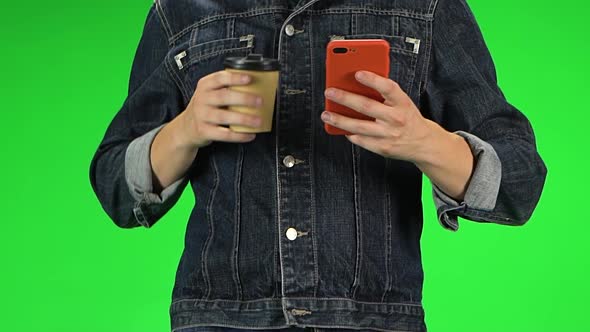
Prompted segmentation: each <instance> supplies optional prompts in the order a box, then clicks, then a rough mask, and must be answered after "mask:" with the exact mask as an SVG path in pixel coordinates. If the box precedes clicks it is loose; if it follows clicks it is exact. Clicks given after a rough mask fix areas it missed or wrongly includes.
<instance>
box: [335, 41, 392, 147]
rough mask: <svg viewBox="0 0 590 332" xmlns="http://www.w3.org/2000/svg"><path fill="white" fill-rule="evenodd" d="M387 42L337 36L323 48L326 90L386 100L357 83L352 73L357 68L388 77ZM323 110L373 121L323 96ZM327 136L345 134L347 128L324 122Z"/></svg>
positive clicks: (346, 133) (372, 90)
mask: <svg viewBox="0 0 590 332" xmlns="http://www.w3.org/2000/svg"><path fill="white" fill-rule="evenodd" d="M389 47H390V45H389V43H388V42H387V40H384V39H348V40H347V39H337V40H332V41H330V42H329V43H328V45H327V47H326V89H327V88H331V87H335V88H338V89H342V90H345V91H348V92H353V93H356V94H360V95H363V96H366V97H369V98H372V99H375V100H377V101H379V102H384V101H385V100H384V99H383V97H382V96H381V94H380V93H379V92H377V91H376V90H374V89H372V88H369V87H367V86H365V85H363V84H361V83H359V82H358V81H357V80H356V78H355V77H354V74H355V73H356V72H357V71H359V70H366V71H370V72H373V73H375V74H377V75H380V76H383V77H389ZM325 105H326V107H325V108H326V111H329V112H334V113H339V114H342V115H344V116H347V117H351V118H356V119H362V120H373V121H374V120H375V119H374V118H372V117H369V116H367V115H364V114H361V113H359V112H357V111H355V110H353V109H351V108H348V107H346V106H343V105H341V104H338V103H336V102H333V101H331V100H329V99H327V98H326V99H325ZM324 129H325V130H326V132H327V133H328V134H330V135H348V134H351V133H349V132H348V131H345V130H342V129H340V128H337V127H334V126H331V125H329V124H324Z"/></svg>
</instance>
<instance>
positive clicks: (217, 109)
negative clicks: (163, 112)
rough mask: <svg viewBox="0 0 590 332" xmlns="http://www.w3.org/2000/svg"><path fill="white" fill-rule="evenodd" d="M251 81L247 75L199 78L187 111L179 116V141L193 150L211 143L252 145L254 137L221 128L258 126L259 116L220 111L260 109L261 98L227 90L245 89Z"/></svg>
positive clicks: (219, 73)
mask: <svg viewBox="0 0 590 332" xmlns="http://www.w3.org/2000/svg"><path fill="white" fill-rule="evenodd" d="M251 79H252V78H251V77H250V76H248V75H243V74H237V73H231V72H228V71H225V70H221V71H218V72H215V73H212V74H209V75H207V76H205V77H203V78H201V79H200V80H199V82H198V83H197V88H196V89H195V92H194V94H193V96H192V98H191V100H190V102H189V104H188V106H187V108H186V110H185V111H184V112H182V113H181V114H180V115H179V116H182V126H181V127H182V128H183V130H182V133H181V136H182V141H183V142H184V143H185V144H187V145H189V146H191V147H195V148H200V147H203V146H207V145H209V144H211V142H212V141H224V142H236V143H244V142H250V141H252V140H253V139H254V138H255V137H256V135H255V134H250V133H236V132H234V131H232V130H231V129H229V128H226V127H222V126H220V125H240V126H247V127H258V126H260V124H261V120H262V119H261V118H260V116H256V115H251V114H243V113H238V112H234V111H231V110H227V109H223V108H222V107H224V106H229V105H242V106H248V107H260V106H261V105H262V99H261V97H259V96H256V95H253V94H249V93H245V92H239V91H233V90H230V89H229V88H228V86H232V85H246V84H248V83H250V81H251Z"/></svg>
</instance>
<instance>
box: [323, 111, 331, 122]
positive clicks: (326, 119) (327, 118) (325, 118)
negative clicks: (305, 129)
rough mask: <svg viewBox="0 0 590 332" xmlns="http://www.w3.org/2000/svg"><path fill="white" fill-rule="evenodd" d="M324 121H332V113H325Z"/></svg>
mask: <svg viewBox="0 0 590 332" xmlns="http://www.w3.org/2000/svg"><path fill="white" fill-rule="evenodd" d="M322 120H324V121H330V113H328V112H323V113H322Z"/></svg>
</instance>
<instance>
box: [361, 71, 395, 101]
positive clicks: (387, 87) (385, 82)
mask: <svg viewBox="0 0 590 332" xmlns="http://www.w3.org/2000/svg"><path fill="white" fill-rule="evenodd" d="M354 77H355V78H356V80H357V81H359V83H361V84H363V85H366V86H368V87H369V88H372V89H374V90H377V92H379V93H380V94H381V95H382V96H383V98H385V99H386V100H387V101H389V102H390V104H391V105H397V104H399V103H400V102H402V101H403V100H405V99H406V98H407V95H406V93H405V92H404V91H403V90H402V88H401V87H400V86H399V84H398V83H397V82H395V81H393V80H391V79H389V78H387V77H383V76H379V75H377V74H375V73H372V72H370V71H365V70H360V71H357V72H356V74H355V75H354Z"/></svg>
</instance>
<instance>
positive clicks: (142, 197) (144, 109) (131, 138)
mask: <svg viewBox="0 0 590 332" xmlns="http://www.w3.org/2000/svg"><path fill="white" fill-rule="evenodd" d="M167 53H168V39H167V37H166V34H165V32H164V29H163V27H162V24H161V21H160V17H159V15H158V13H157V12H156V7H155V5H152V7H151V8H150V10H149V13H148V15H147V18H146V21H145V24H144V27H143V32H142V36H141V39H140V41H139V45H138V47H137V49H136V52H135V57H134V59H133V65H132V68H131V74H130V79H129V90H128V94H127V97H126V99H125V100H124V102H123V105H122V106H121V108H120V109H119V111H118V112H117V113H116V115H115V116H114V118H113V120H112V121H111V123H110V124H109V126H108V128H107V129H106V133H105V134H104V137H103V139H102V141H101V142H100V144H99V146H98V149H97V150H96V152H95V154H94V157H93V158H92V161H91V164H90V183H91V185H92V189H93V190H94V193H95V194H96V196H97V198H98V200H99V201H100V204H101V206H102V208H103V209H104V210H105V212H106V213H107V214H108V216H109V217H110V218H111V219H112V220H113V222H114V223H115V224H116V225H117V226H119V227H122V228H133V227H138V226H140V225H141V226H144V227H151V226H152V225H153V224H154V223H155V222H157V221H158V220H159V219H160V218H161V217H162V216H163V215H164V214H165V213H166V212H167V211H168V210H170V209H171V208H172V206H173V205H174V204H175V203H176V202H177V201H178V199H179V198H180V196H181V194H182V191H183V189H184V188H185V187H186V184H187V182H188V181H187V177H186V176H185V177H183V178H181V179H179V180H178V181H176V182H175V183H173V184H171V185H170V186H168V187H167V188H164V189H163V191H162V192H161V193H160V194H156V193H154V192H153V187H152V169H151V163H150V159H149V156H150V148H151V143H152V141H153V139H154V137H155V135H156V134H157V132H158V131H159V130H160V129H161V128H162V127H163V126H164V125H165V124H166V123H168V122H169V121H170V120H172V119H173V118H175V117H176V116H177V115H178V114H179V113H180V111H181V110H182V107H183V101H182V93H181V92H180V90H179V88H178V86H177V85H176V84H175V82H174V80H173V79H172V77H171V74H170V72H169V71H168V69H167V66H166V61H165V58H166V54H167Z"/></svg>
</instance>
